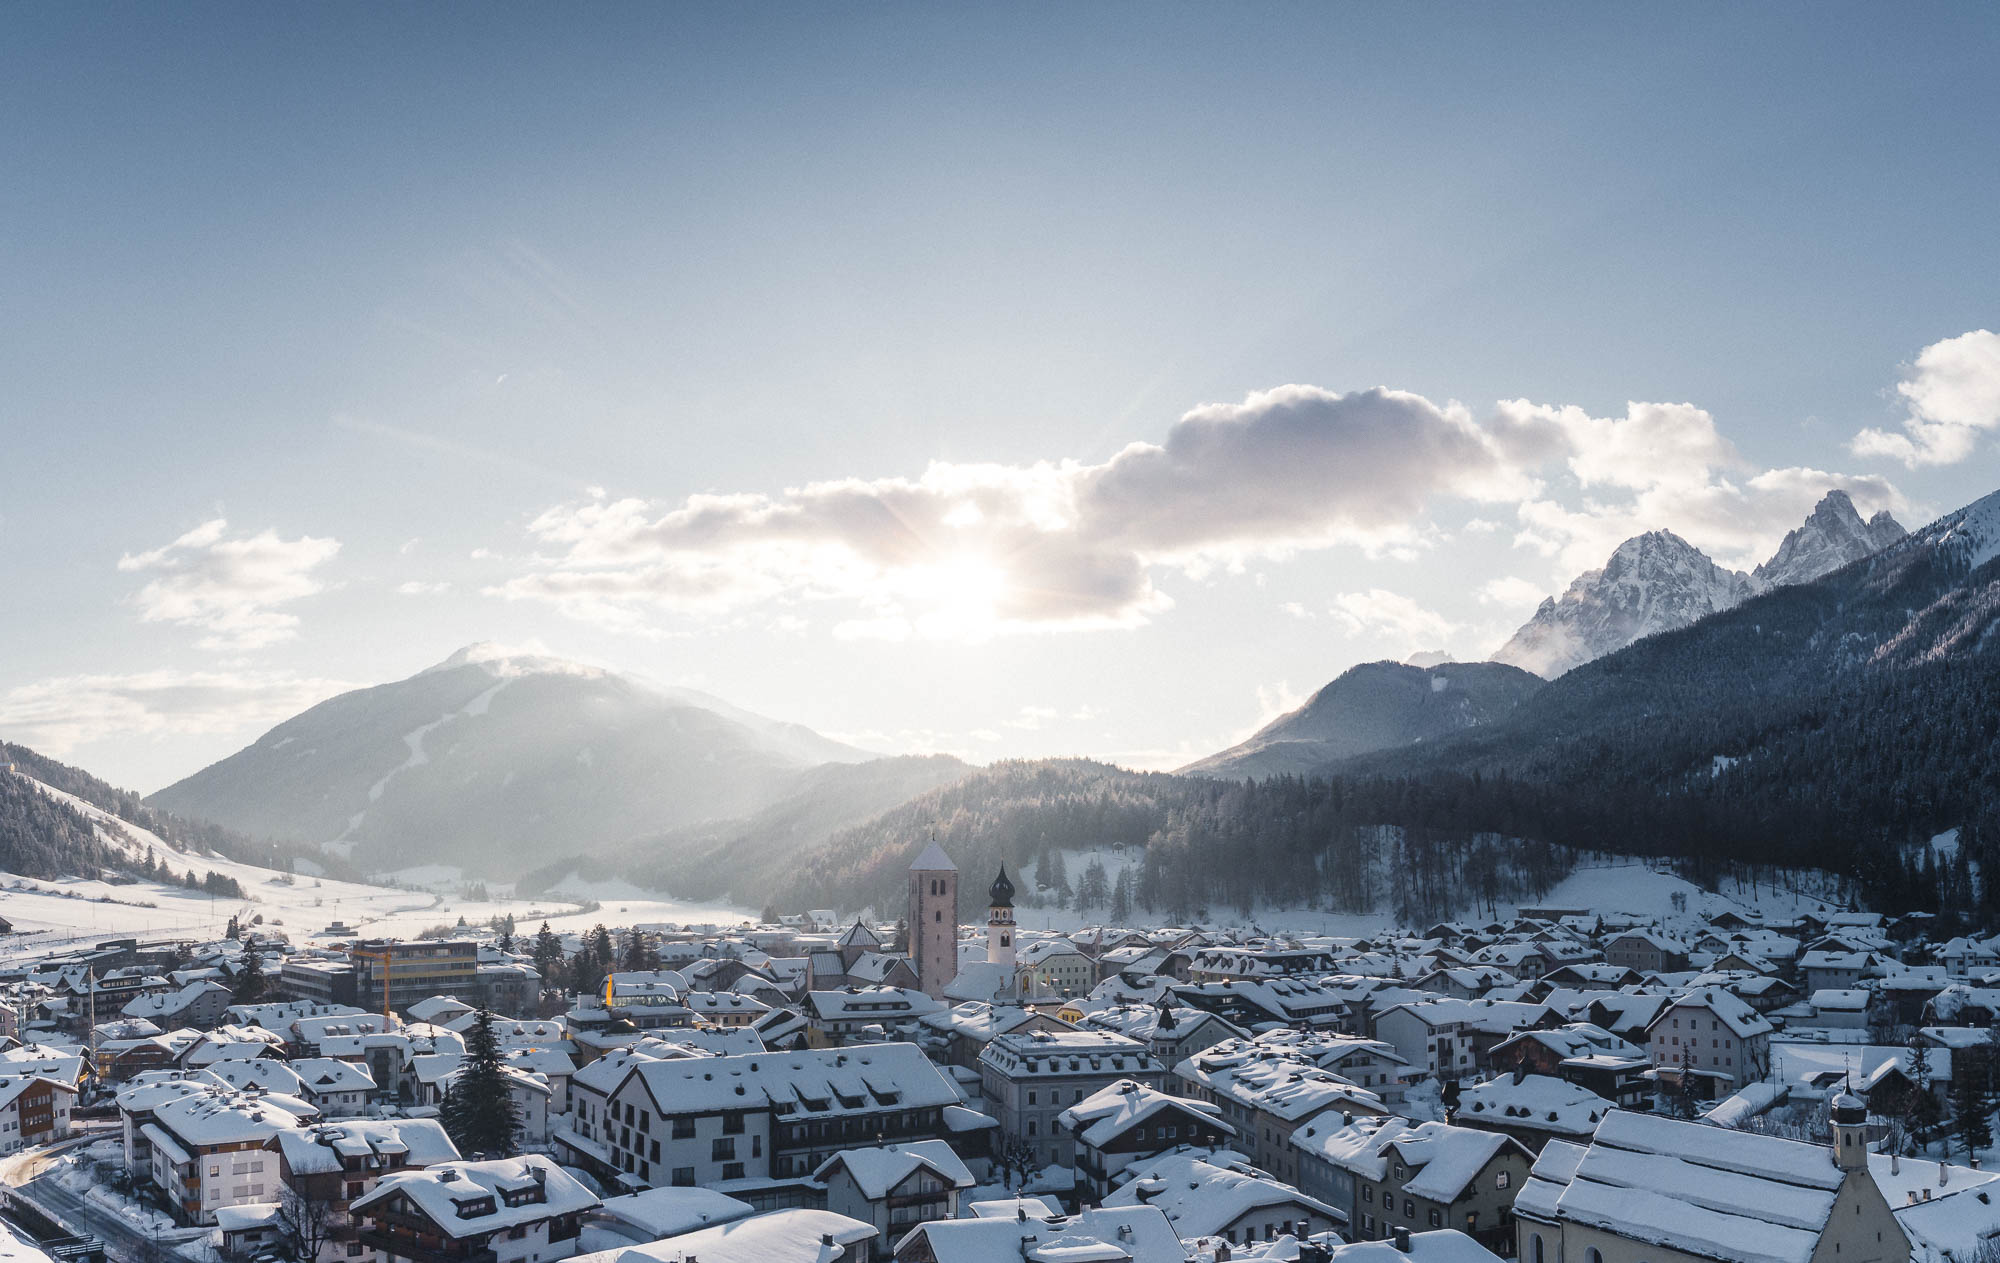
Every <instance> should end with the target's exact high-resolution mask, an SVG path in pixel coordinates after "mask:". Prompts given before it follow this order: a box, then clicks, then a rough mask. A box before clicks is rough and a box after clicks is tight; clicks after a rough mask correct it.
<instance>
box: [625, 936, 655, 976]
mask: <svg viewBox="0 0 2000 1263" xmlns="http://www.w3.org/2000/svg"><path fill="white" fill-rule="evenodd" d="M620 955H621V957H622V963H621V964H620V966H619V967H620V968H622V969H629V970H632V971H634V972H643V971H645V970H648V969H658V968H659V967H660V954H659V953H658V952H656V951H654V950H653V945H652V944H651V943H648V942H647V941H646V936H645V935H644V934H641V933H640V932H639V931H638V930H627V931H625V943H624V946H623V948H622V950H621V952H620Z"/></svg>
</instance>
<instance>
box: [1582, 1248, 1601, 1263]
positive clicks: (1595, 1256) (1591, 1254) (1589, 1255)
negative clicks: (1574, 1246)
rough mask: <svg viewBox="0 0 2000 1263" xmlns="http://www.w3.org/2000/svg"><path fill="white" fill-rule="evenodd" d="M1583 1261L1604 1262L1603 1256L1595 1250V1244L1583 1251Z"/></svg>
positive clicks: (1591, 1262)
mask: <svg viewBox="0 0 2000 1263" xmlns="http://www.w3.org/2000/svg"><path fill="white" fill-rule="evenodd" d="M1583 1263H1604V1256H1603V1255H1602V1254H1599V1253H1598V1252H1597V1247H1596V1246H1592V1247H1590V1248H1589V1249H1588V1250H1585V1251H1584V1252H1583Z"/></svg>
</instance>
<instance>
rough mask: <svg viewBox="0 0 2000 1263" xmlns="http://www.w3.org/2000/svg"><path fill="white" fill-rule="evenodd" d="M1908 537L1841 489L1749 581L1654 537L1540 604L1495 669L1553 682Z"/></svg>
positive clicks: (1635, 541) (1634, 543)
mask: <svg viewBox="0 0 2000 1263" xmlns="http://www.w3.org/2000/svg"><path fill="white" fill-rule="evenodd" d="M1903 535H1904V531H1903V528H1902V527H1901V526H1900V525H1899V524H1898V523H1897V522H1896V520H1895V519H1894V518H1893V517H1891V516H1890V515H1889V514H1888V512H1887V511H1886V510H1884V511H1882V512H1879V513H1877V514H1876V515H1875V516H1874V517H1873V518H1870V519H1868V520H1867V521H1863V520H1862V518H1861V515H1860V513H1859V512H1858V511H1857V510H1856V509H1855V507H1854V501H1853V499H1852V498H1851V497H1850V496H1849V495H1848V494H1847V493H1846V492H1845V491H1841V490H1838V489H1836V490H1833V491H1829V492H1827V493H1826V495H1825V496H1824V497H1822V498H1821V500H1820V502H1819V504H1818V505H1816V506H1815V507H1814V508H1813V511H1812V513H1811V514H1810V515H1809V516H1808V517H1807V518H1806V520H1805V521H1804V522H1803V523H1801V524H1800V525H1799V526H1798V527H1797V528H1795V529H1794V530H1792V531H1791V532H1790V533H1789V534H1787V535H1786V536H1785V538H1784V540H1783V542H1782V543H1780V544H1779V545H1778V549H1777V551H1776V552H1775V553H1773V554H1772V555H1771V557H1770V559H1769V560H1767V561H1765V562H1764V563H1763V564H1762V565H1759V566H1758V567H1757V568H1756V570H1755V571H1753V572H1752V573H1749V574H1745V573H1743V572H1742V571H1737V570H1729V569H1725V568H1724V567H1722V566H1719V565H1717V564H1716V563H1715V562H1714V561H1713V560H1711V559H1710V558H1709V557H1708V555H1707V554H1706V553H1704V552H1702V551H1701V550H1700V549H1698V548H1696V547H1695V546H1694V545H1692V544H1690V543H1688V542H1687V541H1686V540H1684V539H1682V538H1681V537H1680V536H1678V535H1676V534H1674V533H1673V532H1671V531H1650V532H1648V533H1646V534H1644V535H1638V536H1634V537H1633V538H1631V539H1628V540H1626V541H1625V542H1624V543H1622V544H1620V545H1619V546H1618V548H1617V549H1616V551H1614V552H1613V553H1612V554H1611V557H1610V559H1609V560H1607V561H1606V562H1605V564H1604V565H1603V566H1602V567H1601V568H1599V569H1596V570H1590V571H1586V572H1585V573H1583V574H1581V575H1579V576H1577V578H1576V579H1575V580H1574V581H1573V582H1571V584H1570V585H1569V587H1568V588H1567V589H1566V590H1565V591H1564V592H1563V594H1562V596H1561V597H1550V598H1549V599H1547V600H1545V601H1543V602H1542V604H1541V607H1540V608H1539V609H1537V610H1536V611H1535V613H1534V615H1533V616H1532V617H1531V618H1529V620H1528V621H1527V622H1526V623H1524V624H1522V626H1521V628H1520V630H1518V631H1516V632H1515V633H1514V635H1513V636H1512V638H1510V639H1509V640H1508V641H1507V643H1506V644H1505V645H1502V646H1501V647H1500V648H1499V649H1498V650H1497V651H1495V652H1494V654H1493V656H1492V658H1491V659H1490V660H1491V661H1493V662H1505V663H1510V664H1512V665H1514V666H1517V667H1520V668H1522V669H1524V670H1528V671H1533V672H1535V673H1536V674H1537V675H1541V676H1544V677H1546V678H1549V679H1554V678H1555V677H1557V676H1559V675H1561V674H1563V673H1564V672H1565V671H1569V670H1572V669H1574V668H1575V667H1578V666H1580V665H1582V664H1583V663H1585V662H1589V661H1592V660H1594V659H1596V658H1601V657H1603V656H1604V655H1605V654H1607V653H1611V652H1614V651H1616V650H1618V649H1622V648H1624V647H1625V646H1626V645H1629V644H1631V643H1633V642H1634V641H1637V640H1640V639H1643V638H1644V637H1647V636H1653V635H1658V634H1659V633H1661V632H1666V631H1673V630H1675V629H1676V628H1681V627H1686V626H1688V625H1689V624H1691V623H1694V622H1697V621H1698V620H1700V619H1703V618H1706V617H1708V616H1709V615H1710V614H1715V613H1719V612H1720V611H1722V610H1726V609H1733V608H1734V607H1735V606H1737V605H1739V604H1741V603H1742V602H1743V601H1744V600H1746V599H1748V598H1749V597H1751V596H1754V595H1756V594H1757V593H1759V592H1766V591H1769V590H1771V589H1773V588H1777V587H1782V586H1785V585H1788V584H1795V583H1807V582H1810V581H1812V580H1814V579H1817V578H1819V577H1820V576H1822V575H1826V574H1831V573H1833V572H1834V571H1836V570H1839V569H1840V568H1841V567H1843V566H1847V565H1851V564H1853V563H1854V562H1856V561H1859V560H1860V559H1861V558H1863V557H1866V556H1868V555H1870V554H1871V553H1875V552H1879V551H1880V550H1881V549H1883V548H1886V547H1888V546H1889V545H1890V544H1893V543H1895V542H1896V541H1897V540H1899V539H1901V538H1903Z"/></svg>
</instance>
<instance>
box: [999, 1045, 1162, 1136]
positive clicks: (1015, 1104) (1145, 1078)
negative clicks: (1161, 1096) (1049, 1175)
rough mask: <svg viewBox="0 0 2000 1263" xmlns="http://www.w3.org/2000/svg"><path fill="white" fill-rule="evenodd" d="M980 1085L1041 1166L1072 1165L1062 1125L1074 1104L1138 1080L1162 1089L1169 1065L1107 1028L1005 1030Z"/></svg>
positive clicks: (1005, 1129)
mask: <svg viewBox="0 0 2000 1263" xmlns="http://www.w3.org/2000/svg"><path fill="white" fill-rule="evenodd" d="M979 1071H980V1087H981V1091H982V1093H983V1094H984V1096H985V1099H986V1102H987V1105H988V1110H987V1112H988V1113H990V1114H991V1115H993V1117H994V1118H996V1119H998V1120H999V1122H1000V1132H1001V1134H1002V1135H1003V1136H1006V1137H1007V1138H1009V1139H1011V1140H1014V1141H1017V1142H1019V1143H1021V1144H1024V1145H1026V1146H1028V1147H1029V1148H1030V1149H1032V1150H1033V1151H1034V1154H1035V1157H1036V1160H1037V1162H1038V1163H1041V1164H1044V1165H1046V1164H1051V1163H1052V1164H1055V1165H1057V1166H1068V1165H1071V1164H1072V1163H1073V1162H1074V1160H1075V1144H1074V1142H1073V1139H1072V1137H1070V1136H1069V1135H1065V1134H1063V1132H1062V1131H1061V1129H1060V1128H1058V1127H1057V1126H1056V1118H1057V1116H1058V1115H1060V1114H1061V1113H1062V1112H1063V1110H1065V1109H1066V1108H1068V1107H1069V1106H1072V1105H1076V1104H1080V1103H1081V1102H1082V1101H1083V1100H1084V1099H1085V1098H1087V1097H1089V1096H1091V1095H1093V1094H1095V1093H1097V1092H1099V1091H1101V1090H1102V1089H1104V1088H1107V1087H1109V1086H1111V1085H1112V1084H1113V1083H1116V1082H1118V1081H1119V1080H1120V1079H1132V1080H1135V1081H1137V1082H1139V1083H1142V1084H1145V1085H1146V1086H1147V1087H1152V1088H1158V1087H1160V1086H1161V1085H1162V1084H1163V1083H1164V1082H1165V1079H1166V1069H1165V1067H1163V1066H1162V1065H1161V1064H1160V1062H1159V1060H1158V1059H1157V1058H1156V1057H1154V1056H1153V1055H1152V1053H1150V1052H1149V1051H1148V1050H1147V1048H1146V1046H1145V1045H1144V1044H1141V1043H1139V1042H1138V1041H1137V1040H1133V1039H1127V1038H1125V1037H1124V1036H1123V1035H1113V1034H1111V1033H1109V1032H1107V1031H1029V1032H1025V1033H1022V1034H1015V1035H1001V1036H998V1037H996V1038H995V1039H993V1040H992V1041H991V1042H990V1043H988V1044H987V1046H986V1050H985V1051H984V1052H982V1053H981V1054H980V1056H979Z"/></svg>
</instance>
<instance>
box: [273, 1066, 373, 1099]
mask: <svg viewBox="0 0 2000 1263" xmlns="http://www.w3.org/2000/svg"><path fill="white" fill-rule="evenodd" d="M291 1066H292V1071H293V1073H295V1074H297V1075H298V1076H299V1078H300V1080H302V1081H303V1082H304V1083H305V1087H306V1091H307V1092H310V1093H311V1094H313V1095H314V1096H321V1095H324V1094H325V1093H328V1092H373V1091H374V1090H375V1076H374V1075H372V1074H370V1073H368V1067H366V1066H364V1065H360V1064H358V1063H356V1062H352V1061H336V1060H334V1059H333V1058H332V1057H301V1058H299V1059H298V1060H296V1061H294V1062H292V1063H291Z"/></svg>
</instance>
